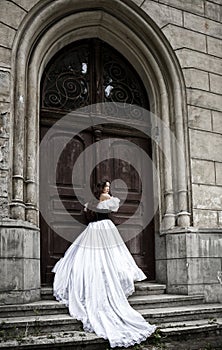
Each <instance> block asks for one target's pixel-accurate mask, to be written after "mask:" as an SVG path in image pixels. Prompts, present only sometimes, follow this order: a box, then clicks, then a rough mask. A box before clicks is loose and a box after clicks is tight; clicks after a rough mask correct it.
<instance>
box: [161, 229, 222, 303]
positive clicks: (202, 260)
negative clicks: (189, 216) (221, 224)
mask: <svg viewBox="0 0 222 350" xmlns="http://www.w3.org/2000/svg"><path fill="white" fill-rule="evenodd" d="M156 259H157V260H156V275H157V281H158V282H162V283H166V285H167V293H170V294H186V295H195V294H204V296H205V299H206V301H207V302H222V284H221V283H220V279H219V278H218V276H219V275H220V272H221V271H222V230H219V229H218V230H217V229H215V230H200V229H199V230H198V229H196V230H195V229H190V230H186V231H185V230H176V229H175V230H172V231H170V232H167V233H166V232H165V233H164V234H162V235H160V236H159V238H158V237H157V239H156Z"/></svg>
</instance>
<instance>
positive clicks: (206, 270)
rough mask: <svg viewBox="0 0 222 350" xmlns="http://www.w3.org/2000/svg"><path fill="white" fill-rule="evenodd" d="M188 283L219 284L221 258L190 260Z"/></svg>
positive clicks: (188, 260)
mask: <svg viewBox="0 0 222 350" xmlns="http://www.w3.org/2000/svg"><path fill="white" fill-rule="evenodd" d="M187 264H188V283H189V284H213V283H217V282H218V279H217V272H218V271H220V270H221V258H200V257H198V258H188V259H187Z"/></svg>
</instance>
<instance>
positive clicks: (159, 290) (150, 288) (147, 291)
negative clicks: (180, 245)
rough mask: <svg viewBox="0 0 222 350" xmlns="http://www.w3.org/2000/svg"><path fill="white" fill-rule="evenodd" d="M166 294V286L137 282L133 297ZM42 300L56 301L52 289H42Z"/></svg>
mask: <svg viewBox="0 0 222 350" xmlns="http://www.w3.org/2000/svg"><path fill="white" fill-rule="evenodd" d="M164 293H166V285H165V284H160V283H156V282H147V281H144V282H136V283H135V292H134V293H133V295H159V294H164ZM41 298H42V299H43V300H54V297H53V292H52V287H42V288H41Z"/></svg>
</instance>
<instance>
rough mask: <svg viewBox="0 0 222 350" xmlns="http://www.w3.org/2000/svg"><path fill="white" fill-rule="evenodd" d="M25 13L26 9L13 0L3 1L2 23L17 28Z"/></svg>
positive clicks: (0, 14) (0, 16)
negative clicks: (12, 0)
mask: <svg viewBox="0 0 222 350" xmlns="http://www.w3.org/2000/svg"><path fill="white" fill-rule="evenodd" d="M25 15H26V11H25V10H23V9H21V7H19V6H17V5H16V4H14V3H12V2H11V1H8V0H5V1H3V2H2V3H1V12H0V22H1V23H5V24H8V25H9V26H10V27H12V28H15V29H17V28H18V27H19V25H20V23H21V22H22V20H23V18H24V17H25Z"/></svg>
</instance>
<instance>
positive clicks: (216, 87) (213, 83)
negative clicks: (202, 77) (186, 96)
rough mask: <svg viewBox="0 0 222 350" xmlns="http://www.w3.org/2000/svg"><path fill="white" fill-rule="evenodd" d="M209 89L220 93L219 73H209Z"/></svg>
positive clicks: (221, 92) (220, 78)
mask: <svg viewBox="0 0 222 350" xmlns="http://www.w3.org/2000/svg"><path fill="white" fill-rule="evenodd" d="M221 46H222V45H221ZM210 91H212V92H215V93H217V94H221V95H222V76H221V75H217V74H212V73H210Z"/></svg>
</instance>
